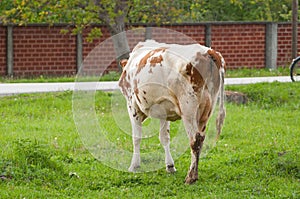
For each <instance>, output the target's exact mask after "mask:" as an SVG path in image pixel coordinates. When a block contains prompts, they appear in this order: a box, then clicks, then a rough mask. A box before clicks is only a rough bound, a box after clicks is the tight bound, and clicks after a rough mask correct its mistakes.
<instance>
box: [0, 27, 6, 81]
mask: <svg viewBox="0 0 300 199" xmlns="http://www.w3.org/2000/svg"><path fill="white" fill-rule="evenodd" d="M5 73H6V27H5V26H0V75H2V76H3V75H5Z"/></svg>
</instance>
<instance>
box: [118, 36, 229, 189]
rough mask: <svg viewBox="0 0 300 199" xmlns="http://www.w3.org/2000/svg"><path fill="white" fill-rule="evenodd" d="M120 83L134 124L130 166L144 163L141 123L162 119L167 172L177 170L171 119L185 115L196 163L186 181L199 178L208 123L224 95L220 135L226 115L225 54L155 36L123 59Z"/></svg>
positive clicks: (219, 123)
mask: <svg viewBox="0 0 300 199" xmlns="http://www.w3.org/2000/svg"><path fill="white" fill-rule="evenodd" d="M121 65H122V66H123V73H122V75H121V77H120V80H119V86H120V88H121V91H122V93H123V95H124V96H125V98H126V100H127V108H128V113H129V116H130V121H131V125H132V138H133V145H134V148H133V157H132V161H131V165H130V167H129V171H132V172H134V171H135V170H136V169H137V168H138V167H139V166H140V141H141V137H142V122H143V121H144V120H145V119H146V118H147V117H153V118H158V119H160V134H159V139H160V142H161V144H162V145H163V147H164V150H165V163H166V170H167V171H168V172H175V171H176V169H175V166H174V161H173V158H172V156H171V153H170V147H169V146H170V135H169V130H170V126H169V124H170V121H175V120H178V119H182V121H183V123H184V127H185V130H186V132H187V135H188V137H189V140H190V147H191V165H190V169H189V172H188V174H187V176H186V179H185V182H186V183H187V184H191V183H193V182H195V181H197V180H198V162H199V155H200V151H201V148H202V145H203V141H204V139H205V128H206V124H207V122H208V119H209V117H210V115H211V114H212V111H213V109H214V106H215V104H216V101H217V100H218V96H220V102H219V104H220V109H219V114H218V117H217V121H216V127H217V133H218V135H220V132H221V127H222V125H223V121H224V118H225V108H224V73H225V62H224V59H223V57H222V56H221V54H220V53H218V52H216V51H214V50H213V49H211V48H207V47H205V46H202V45H199V44H192V45H177V44H165V43H158V42H155V41H153V40H147V41H145V42H140V43H138V44H137V45H136V47H135V48H134V49H133V51H132V53H131V54H130V57H129V59H128V60H122V61H121Z"/></svg>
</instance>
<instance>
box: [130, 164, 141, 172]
mask: <svg viewBox="0 0 300 199" xmlns="http://www.w3.org/2000/svg"><path fill="white" fill-rule="evenodd" d="M139 168H140V166H139V165H134V166H133V165H131V166H130V167H129V168H128V171H129V172H136V171H137V170H138V169H139Z"/></svg>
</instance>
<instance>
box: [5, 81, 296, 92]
mask: <svg viewBox="0 0 300 199" xmlns="http://www.w3.org/2000/svg"><path fill="white" fill-rule="evenodd" d="M274 81H278V82H291V79H290V77H288V76H277V77H253V78H225V85H238V84H253V83H259V82H274ZM78 89H80V90H82V89H85V90H103V91H109V90H116V89H119V88H118V84H117V82H116V81H114V82H80V83H75V82H68V83H0V95H2V96H3V95H13V94H21V93H42V92H59V91H68V90H70V91H73V90H78Z"/></svg>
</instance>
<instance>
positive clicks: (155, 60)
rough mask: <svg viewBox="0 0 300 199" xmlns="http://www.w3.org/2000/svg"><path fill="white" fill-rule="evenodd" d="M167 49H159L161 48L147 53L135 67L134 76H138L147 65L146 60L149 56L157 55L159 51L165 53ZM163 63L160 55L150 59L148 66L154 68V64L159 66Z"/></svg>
mask: <svg viewBox="0 0 300 199" xmlns="http://www.w3.org/2000/svg"><path fill="white" fill-rule="evenodd" d="M166 49H167V48H164V47H161V48H157V49H155V50H152V51H150V52H148V53H147V54H146V55H145V56H144V57H143V58H142V59H141V60H140V62H139V64H138V65H137V67H138V69H137V71H136V74H138V73H139V72H140V71H141V70H142V69H143V68H144V67H145V66H146V64H147V63H148V60H149V58H150V57H151V56H153V55H154V54H155V53H158V52H160V51H162V52H165V50H166ZM162 61H163V58H162V56H161V55H159V56H157V57H151V59H150V60H149V63H150V66H152V67H154V66H155V65H156V64H160V63H161V62H162Z"/></svg>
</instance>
